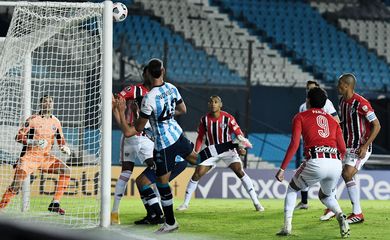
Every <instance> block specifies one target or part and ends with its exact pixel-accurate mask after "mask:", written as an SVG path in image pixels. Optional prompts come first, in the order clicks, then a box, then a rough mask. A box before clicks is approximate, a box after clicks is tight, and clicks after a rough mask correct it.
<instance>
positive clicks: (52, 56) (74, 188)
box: [0, 1, 113, 228]
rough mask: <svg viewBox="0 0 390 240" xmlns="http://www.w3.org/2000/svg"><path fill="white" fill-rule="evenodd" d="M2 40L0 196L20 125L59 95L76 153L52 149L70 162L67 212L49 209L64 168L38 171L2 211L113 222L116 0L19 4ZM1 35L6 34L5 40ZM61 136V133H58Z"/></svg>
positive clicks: (58, 110)
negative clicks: (42, 101) (44, 100)
mask: <svg viewBox="0 0 390 240" xmlns="http://www.w3.org/2000/svg"><path fill="white" fill-rule="evenodd" d="M4 6H11V7H15V8H14V12H13V16H12V20H11V24H10V27H9V30H8V33H7V36H6V38H5V39H2V41H0V103H1V104H0V134H1V136H2V137H1V138H0V197H1V196H2V195H3V193H4V192H5V191H6V189H7V188H8V186H9V185H10V184H11V182H12V181H13V177H14V169H13V167H14V166H15V164H18V160H19V157H20V153H21V150H22V147H23V145H22V144H20V143H17V142H16V141H15V136H16V134H17V132H18V129H19V128H20V127H22V126H23V125H24V124H25V120H26V118H27V117H29V116H30V115H31V114H37V113H38V111H39V108H40V104H39V99H40V98H41V97H42V96H44V95H50V96H52V97H53V98H54V115H55V116H56V117H57V118H58V119H59V120H60V122H61V123H62V128H63V131H64V135H65V139H66V142H67V145H68V146H69V147H70V149H71V151H72V153H71V156H70V157H69V156H67V155H65V154H63V153H61V151H60V149H59V146H57V143H55V144H54V145H53V148H52V150H51V151H50V153H51V154H53V155H54V156H56V157H57V158H58V159H60V160H62V161H63V162H66V164H67V165H68V166H69V168H70V171H71V173H70V183H69V185H68V188H67V190H66V191H65V194H64V196H63V197H62V199H61V207H62V208H64V209H65V210H66V213H65V215H59V214H57V213H53V212H48V205H49V203H50V202H51V200H52V198H53V194H54V192H55V189H56V184H57V182H58V174H50V173H47V172H45V171H39V170H36V171H34V172H33V173H32V174H31V176H30V177H29V178H27V180H25V181H24V183H23V186H22V188H21V190H20V192H19V194H18V195H16V196H15V197H14V198H13V199H12V200H11V202H10V203H9V204H8V205H7V207H6V208H4V209H1V214H2V215H3V216H7V217H10V218H13V219H26V220H28V221H32V222H37V221H39V222H41V221H43V222H50V224H59V225H67V226H69V227H77V228H80V227H96V226H98V225H100V226H102V227H107V226H109V224H110V205H111V204H110V199H111V91H112V24H113V16H112V14H113V13H112V2H111V1H104V3H66V2H61V3H60V2H17V1H13V2H12V1H6V2H2V1H0V7H4ZM0 40H1V39H0ZM53 140H54V142H56V141H55V139H53Z"/></svg>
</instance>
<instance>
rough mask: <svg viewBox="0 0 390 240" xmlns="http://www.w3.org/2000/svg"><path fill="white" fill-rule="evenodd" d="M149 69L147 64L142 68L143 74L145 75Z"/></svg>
mask: <svg viewBox="0 0 390 240" xmlns="http://www.w3.org/2000/svg"><path fill="white" fill-rule="evenodd" d="M147 70H148V65H145V66H144V67H143V69H142V75H145V73H146V71H147Z"/></svg>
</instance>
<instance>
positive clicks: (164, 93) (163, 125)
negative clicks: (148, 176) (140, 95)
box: [140, 82, 183, 150]
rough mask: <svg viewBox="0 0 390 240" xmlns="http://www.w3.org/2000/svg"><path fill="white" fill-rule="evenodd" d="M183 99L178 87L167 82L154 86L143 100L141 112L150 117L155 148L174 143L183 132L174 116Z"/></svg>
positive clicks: (158, 148) (145, 116)
mask: <svg viewBox="0 0 390 240" xmlns="http://www.w3.org/2000/svg"><path fill="white" fill-rule="evenodd" d="M182 101H183V100H182V98H181V95H180V93H179V91H178V90H177V88H176V87H175V86H174V85H173V84H170V83H167V82H164V83H163V84H162V85H161V86H156V87H153V88H152V89H151V90H150V91H149V93H148V94H146V95H145V97H144V99H143V100H142V104H141V113H140V114H141V116H142V117H144V118H148V119H149V122H150V125H151V126H152V129H153V135H154V137H155V140H154V149H156V150H161V149H165V148H167V147H169V146H171V145H173V144H174V143H175V142H176V141H177V140H178V139H179V137H180V135H181V134H182V133H183V130H182V129H181V127H180V126H179V124H178V123H177V122H176V120H175V118H174V116H175V108H176V105H177V104H180V103H181V102H182Z"/></svg>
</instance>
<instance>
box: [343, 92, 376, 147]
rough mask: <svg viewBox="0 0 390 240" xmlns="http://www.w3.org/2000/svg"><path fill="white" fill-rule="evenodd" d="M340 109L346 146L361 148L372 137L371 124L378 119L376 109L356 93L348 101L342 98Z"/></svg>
mask: <svg viewBox="0 0 390 240" xmlns="http://www.w3.org/2000/svg"><path fill="white" fill-rule="evenodd" d="M339 108H340V115H341V123H340V124H341V128H342V130H343V135H344V140H345V144H346V146H347V148H359V147H360V146H361V145H362V144H364V143H365V142H366V141H367V139H368V137H369V136H370V132H371V124H370V123H371V122H372V121H374V120H375V119H377V118H376V115H375V112H374V109H372V107H371V104H370V103H369V102H368V101H367V99H365V98H364V97H362V96H360V95H359V94H356V93H354V94H353V96H352V98H350V99H348V100H345V99H344V98H341V99H340V104H339Z"/></svg>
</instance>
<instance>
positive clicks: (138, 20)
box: [114, 15, 245, 85]
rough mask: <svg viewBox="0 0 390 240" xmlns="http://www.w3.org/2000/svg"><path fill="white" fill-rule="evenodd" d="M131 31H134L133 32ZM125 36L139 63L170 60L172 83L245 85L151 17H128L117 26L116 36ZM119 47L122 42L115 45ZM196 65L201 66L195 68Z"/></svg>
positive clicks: (215, 61)
mask: <svg viewBox="0 0 390 240" xmlns="http://www.w3.org/2000/svg"><path fill="white" fill-rule="evenodd" d="M128 29H131V31H129V30H128ZM122 33H125V34H126V35H125V38H126V40H127V41H126V45H127V51H126V52H125V53H126V55H127V56H128V57H130V58H132V59H135V60H136V61H137V62H138V63H141V64H142V63H145V62H146V61H147V60H149V59H150V56H153V57H159V58H162V59H166V61H167V68H168V69H169V68H170V67H171V68H170V69H169V71H167V74H168V79H169V80H172V81H175V82H179V83H192V84H204V83H208V84H222V82H221V81H223V84H226V85H229V84H230V85H244V84H245V81H244V80H243V79H242V78H240V76H239V75H238V74H237V73H236V72H234V71H231V70H230V69H229V68H228V67H227V66H226V65H224V64H221V63H220V62H218V60H217V58H216V57H214V56H209V55H207V54H206V52H204V51H202V50H199V49H196V48H194V47H193V46H192V45H191V43H189V42H187V41H185V40H184V39H183V37H182V36H180V35H179V34H175V33H173V32H172V31H171V30H170V29H169V28H167V27H163V26H161V24H160V23H159V22H157V21H156V20H153V19H151V18H150V17H148V16H136V15H131V16H128V17H127V19H126V21H125V22H124V23H121V24H116V25H115V29H114V34H118V35H120V34H122ZM164 42H167V43H168V47H169V50H168V56H166V58H164ZM114 44H119V39H118V40H116V42H114ZM192 62H196V63H199V64H197V65H191V63H192Z"/></svg>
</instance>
